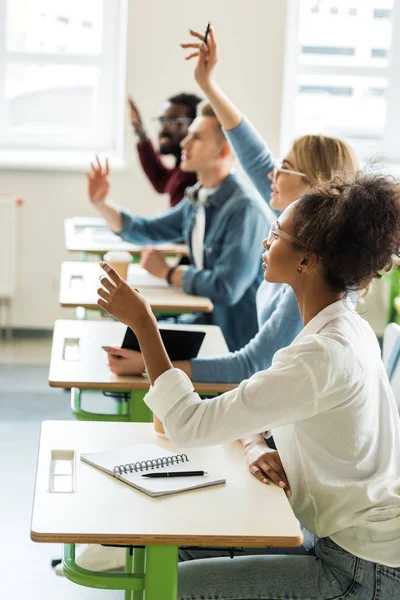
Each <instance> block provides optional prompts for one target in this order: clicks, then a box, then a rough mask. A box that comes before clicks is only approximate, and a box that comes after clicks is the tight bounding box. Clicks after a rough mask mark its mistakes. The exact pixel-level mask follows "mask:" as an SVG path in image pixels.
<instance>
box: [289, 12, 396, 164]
mask: <svg viewBox="0 0 400 600" xmlns="http://www.w3.org/2000/svg"><path fill="white" fill-rule="evenodd" d="M300 3H301V0H288V4H287V23H286V38H285V58H284V73H283V87H282V89H283V94H282V97H283V101H282V113H281V136H280V151H281V155H282V156H283V155H284V153H285V152H287V151H288V149H289V148H290V146H291V143H292V142H293V139H294V138H295V110H294V108H295V101H296V98H297V95H298V78H299V76H300V75H302V74H310V75H311V74H312V75H321V76H325V75H339V76H340V75H348V76H366V77H377V78H382V77H384V78H387V80H388V86H387V89H386V95H385V97H386V102H387V115H386V124H385V131H384V135H383V138H382V139H383V148H384V149H383V153H382V152H379V150H378V149H377V150H376V153H375V154H378V155H379V156H382V154H383V157H384V158H385V159H386V160H387V162H388V163H389V164H390V165H394V166H395V168H394V171H395V172H396V173H399V172H400V147H399V143H398V135H396V131H397V132H398V131H399V130H400V111H399V110H398V107H399V106H400V3H399V2H396V1H395V2H394V3H393V8H392V9H391V11H392V14H391V21H392V41H391V46H390V48H389V52H388V67H378V66H377V67H366V68H363V67H352V66H349V67H347V66H335V65H323V66H314V65H306V64H303V65H302V64H300V52H301V44H300V40H299V35H298V30H299V22H300ZM389 124H390V125H389ZM363 146H364V145H363V143H362V142H360V145H359V148H358V151H359V152H358V153H359V154H360V156H361V160H362V161H363V160H365V159H366V158H367V156H365V155H364V156H363ZM368 147H369V145H368V144H366V145H365V146H364V149H367V148H368Z"/></svg>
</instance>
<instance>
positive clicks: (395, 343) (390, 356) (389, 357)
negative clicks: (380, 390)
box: [382, 323, 400, 413]
mask: <svg viewBox="0 0 400 600" xmlns="http://www.w3.org/2000/svg"><path fill="white" fill-rule="evenodd" d="M382 358H383V363H384V365H385V367H386V371H387V374H388V377H389V381H390V384H391V386H392V389H393V393H394V397H395V400H396V404H397V408H398V410H399V413H400V325H397V324H396V323H389V325H387V327H386V329H385V333H384V336H383V353H382Z"/></svg>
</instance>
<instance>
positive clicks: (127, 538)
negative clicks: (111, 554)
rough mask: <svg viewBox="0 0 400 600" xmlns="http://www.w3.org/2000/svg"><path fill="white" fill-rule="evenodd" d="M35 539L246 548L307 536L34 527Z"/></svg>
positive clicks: (290, 543) (293, 543)
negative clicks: (46, 530)
mask: <svg viewBox="0 0 400 600" xmlns="http://www.w3.org/2000/svg"><path fill="white" fill-rule="evenodd" d="M31 540H32V541H33V542H48V543H53V542H55V543H59V542H61V543H63V544H118V545H121V546H130V545H149V546H150V545H151V546H162V545H167V546H244V547H246V548H260V547H263V546H264V547H268V546H278V547H282V548H297V547H298V546H301V545H302V544H303V541H304V540H303V536H302V535H301V534H300V535H298V536H290V537H281V536H271V537H263V536H257V537H251V538H249V537H248V536H212V535H209V536H195V535H186V536H185V535H181V536H173V535H165V536H162V535H109V534H99V535H97V534H96V535H94V534H83V533H76V534H75V533H68V534H62V533H54V534H50V533H37V532H36V531H33V530H32V529H31Z"/></svg>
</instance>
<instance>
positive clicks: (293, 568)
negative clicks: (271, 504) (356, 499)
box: [178, 538, 400, 600]
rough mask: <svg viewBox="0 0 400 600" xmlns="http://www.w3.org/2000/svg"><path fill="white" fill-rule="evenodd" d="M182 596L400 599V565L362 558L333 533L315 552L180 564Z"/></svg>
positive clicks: (186, 599) (208, 599) (205, 599)
mask: <svg viewBox="0 0 400 600" xmlns="http://www.w3.org/2000/svg"><path fill="white" fill-rule="evenodd" d="M178 599H179V600H342V599H346V600H397V599H400V568H398V569H393V568H389V567H385V566H383V565H379V564H375V563H371V562H368V561H366V560H362V559H360V558H357V557H356V556H354V555H352V554H349V553H348V552H346V551H345V550H343V549H342V548H340V547H339V546H338V545H337V544H335V543H334V542H333V541H332V540H331V539H329V538H322V539H320V540H318V542H317V544H316V546H315V556H311V555H308V556H307V555H305V556H290V555H288V556H284V555H281V556H274V555H258V556H242V557H239V556H237V557H235V558H234V559H233V560H232V559H230V558H206V559H200V560H189V561H188V562H183V563H180V564H179V591H178Z"/></svg>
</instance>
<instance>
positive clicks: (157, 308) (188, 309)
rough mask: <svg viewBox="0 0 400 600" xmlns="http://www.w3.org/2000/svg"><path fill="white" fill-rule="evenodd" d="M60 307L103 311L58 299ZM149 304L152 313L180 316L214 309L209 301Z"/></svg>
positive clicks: (92, 306)
mask: <svg viewBox="0 0 400 600" xmlns="http://www.w3.org/2000/svg"><path fill="white" fill-rule="evenodd" d="M59 302H60V306H61V307H62V308H77V307H78V306H79V307H80V308H84V309H86V310H103V309H102V308H101V306H99V305H98V304H97V303H96V304H93V303H85V302H82V303H79V304H78V303H77V302H62V300H61V299H60V301H59ZM150 304H151V309H152V311H153V312H163V311H165V312H166V313H167V312H169V311H173V312H179V313H180V314H185V313H193V312H202V313H211V312H212V311H213V309H214V305H213V303H212V302H211V300H210V301H209V304H207V306H205V305H204V304H191V305H190V306H183V305H180V306H177V305H168V304H156V303H154V302H150Z"/></svg>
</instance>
